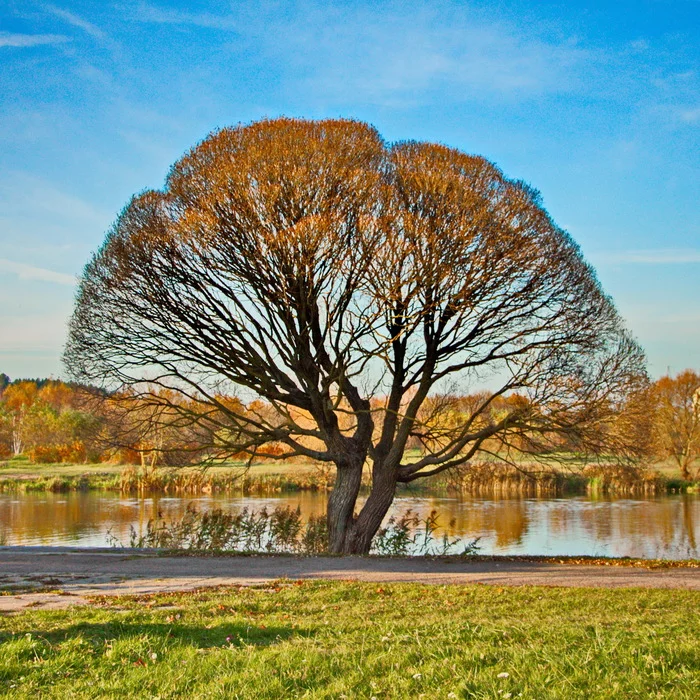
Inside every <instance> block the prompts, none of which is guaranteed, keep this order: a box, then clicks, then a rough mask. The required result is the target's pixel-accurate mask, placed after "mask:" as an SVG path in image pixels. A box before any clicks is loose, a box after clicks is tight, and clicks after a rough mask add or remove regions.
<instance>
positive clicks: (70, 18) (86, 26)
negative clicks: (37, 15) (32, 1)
mask: <svg viewBox="0 0 700 700" xmlns="http://www.w3.org/2000/svg"><path fill="white" fill-rule="evenodd" d="M44 9H45V10H46V11H47V12H50V13H51V14H52V15H54V16H55V17H58V18H59V19H62V20H63V21H64V22H67V23H68V24H71V25H73V26H74V27H77V28H78V29H82V30H83V31H84V32H85V33H86V34H89V35H90V36H91V37H94V38H95V39H100V40H102V41H104V40H105V39H107V38H108V37H107V35H106V34H105V33H104V32H103V31H102V30H101V29H100V28H99V27H97V26H95V25H94V24H93V23H92V22H88V21H87V20H85V19H83V18H82V17H78V15H76V14H73V13H72V12H68V10H63V9H61V8H60V7H56V6H55V5H44Z"/></svg>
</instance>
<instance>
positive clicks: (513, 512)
mask: <svg viewBox="0 0 700 700" xmlns="http://www.w3.org/2000/svg"><path fill="white" fill-rule="evenodd" d="M189 503H192V504H193V505H194V506H195V507H196V508H198V509H202V510H204V509H211V508H215V507H219V508H224V509H226V510H232V511H233V510H238V509H240V508H243V507H248V508H253V509H259V508H262V507H263V506H267V507H268V508H274V507H275V506H276V505H280V504H284V505H291V506H294V507H296V506H297V505H298V506H299V507H300V508H301V511H302V514H303V515H304V516H305V517H308V516H309V515H311V514H315V515H318V514H320V513H323V512H324V510H325V497H324V496H323V495H322V494H317V493H299V494H293V495H287V496H281V497H277V498H275V497H270V498H252V497H251V498H231V497H228V496H221V497H211V496H208V497H201V498H189V499H182V498H171V497H164V496H162V497H154V498H127V497H122V496H119V495H118V494H109V493H107V494H104V493H70V494H51V493H28V494H21V495H8V494H2V495H0V541H3V542H4V543H5V544H30V545H40V544H43V545H57V544H64V545H75V546H83V547H95V546H105V545H106V544H108V536H107V533H108V532H110V531H111V533H112V535H113V536H114V537H115V538H116V539H118V540H120V541H121V542H123V543H124V544H128V542H129V531H130V527H134V528H135V529H136V531H137V532H139V533H141V532H143V531H144V529H145V526H146V523H147V522H148V521H149V520H150V519H152V518H155V517H157V516H158V514H159V513H160V514H162V515H163V516H165V517H166V518H178V517H181V516H182V514H183V513H184V511H185V509H186V508H187V505H188V504H189ZM408 508H411V509H412V510H413V511H414V512H417V513H418V514H419V515H420V516H421V517H423V518H425V517H426V516H427V515H428V514H429V513H430V511H431V510H437V511H438V513H439V514H440V521H441V523H442V525H443V526H444V527H445V530H446V531H447V532H449V534H450V535H451V536H460V537H462V538H464V539H465V540H467V541H470V540H472V539H474V538H476V537H480V538H481V541H480V545H481V552H482V553H484V554H492V553H493V554H551V555H562V554H572V555H586V554H587V555H599V556H633V557H649V558H651V557H663V558H676V559H678V558H686V557H698V556H700V552H699V551H698V541H699V540H700V497H698V496H697V495H688V494H686V495H677V496H665V497H660V498H654V499H647V500H629V499H618V500H612V499H608V500H606V499H600V500H595V499H589V498H585V497H577V498H560V499H519V498H514V499H503V500H488V499H483V498H478V499H477V498H475V499H465V500H455V499H446V498H398V499H397V500H396V502H395V504H394V507H393V510H392V513H393V514H400V513H402V512H404V511H405V510H406V509H408ZM450 521H452V522H451V524H450Z"/></svg>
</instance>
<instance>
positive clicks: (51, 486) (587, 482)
mask: <svg viewBox="0 0 700 700" xmlns="http://www.w3.org/2000/svg"><path fill="white" fill-rule="evenodd" d="M369 480H370V477H369V474H366V475H365V477H364V479H363V486H364V487H365V488H366V487H367V486H368V485H369ZM332 483H333V472H332V470H331V469H330V468H328V467H320V466H316V465H311V464H304V463H291V464H279V463H263V464H258V465H254V466H253V467H251V468H250V469H246V468H245V467H244V466H243V465H241V464H230V465H224V466H214V467H209V468H206V469H204V468H197V467H187V468H179V469H172V468H155V469H148V468H141V467H137V466H133V465H127V466H123V465H113V464H32V463H30V462H29V461H27V460H25V459H22V458H19V459H13V460H7V461H5V462H0V493H12V492H42V491H48V492H53V493H64V492H70V491H114V492H119V493H123V494H158V493H162V494H169V495H176V496H193V495H201V494H235V493H239V494H242V495H269V494H278V493H293V492H297V491H327V490H328V489H330V488H331V487H332ZM696 491H700V483H698V482H690V481H684V480H682V479H681V478H680V475H679V474H678V473H677V470H674V469H673V468H672V467H668V466H667V465H662V466H661V468H658V467H657V466H655V467H654V468H647V469H642V468H638V467H632V466H625V465H614V464H611V465H590V466H587V467H583V468H581V469H575V470H571V471H561V470H560V471H557V470H539V471H532V470H529V469H526V468H524V469H523V470H522V471H521V470H517V469H514V468H512V467H506V466H502V465H499V464H495V463H493V462H491V463H488V462H482V463H478V464H474V465H470V467H469V469H462V470H457V471H454V472H452V473H449V474H447V473H446V474H441V475H438V476H437V477H434V478H432V479H429V480H426V481H425V482H420V481H419V482H417V483H414V484H411V485H399V488H398V492H399V494H431V495H450V496H465V495H472V496H489V497H492V496H517V495H520V496H523V497H537V496H543V497H552V496H560V495H582V494H586V493H589V494H597V495H616V496H649V495H657V494H664V493H691V492H696Z"/></svg>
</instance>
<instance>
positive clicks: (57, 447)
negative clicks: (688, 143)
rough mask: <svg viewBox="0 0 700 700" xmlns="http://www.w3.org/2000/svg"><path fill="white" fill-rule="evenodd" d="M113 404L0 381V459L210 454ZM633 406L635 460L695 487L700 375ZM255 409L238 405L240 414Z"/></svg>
mask: <svg viewBox="0 0 700 700" xmlns="http://www.w3.org/2000/svg"><path fill="white" fill-rule="evenodd" d="M113 398H114V397H109V396H105V395H104V394H103V393H100V392H99V391H97V390H96V389H93V388H91V387H85V386H81V385H78V384H74V383H70V382H63V381H60V380H56V379H47V378H44V379H17V380H11V379H10V377H8V376H7V375H6V374H0V458H4V459H6V458H9V457H11V456H16V455H20V454H24V455H26V456H27V457H28V458H29V459H30V460H32V461H34V462H37V463H59V462H70V463H84V462H85V463H87V462H92V463H97V462H113V463H122V464H139V463H140V464H142V465H144V466H163V465H167V466H184V465H188V464H196V463H199V462H201V461H202V460H203V459H206V458H207V456H208V455H209V454H210V452H211V449H212V444H213V443H212V435H211V434H204V433H203V432H202V431H201V430H198V427H197V424H196V422H193V421H191V420H187V421H183V419H182V416H183V413H182V412H178V411H173V412H172V413H171V414H168V412H163V410H162V409H154V407H153V406H152V405H150V404H149V403H148V402H147V401H142V400H141V399H139V398H138V397H136V396H134V397H125V396H124V395H121V396H119V397H118V398H119V400H113ZM222 400H223V399H222ZM225 400H227V401H230V402H238V400H237V399H235V398H228V399H225ZM504 400H507V399H504ZM637 401H643V402H644V410H643V411H638V410H637V411H635V412H634V413H633V415H634V416H643V419H637V420H638V421H640V422H641V423H642V424H635V425H633V424H628V422H629V421H628V420H627V421H625V420H622V419H621V426H623V427H624V429H626V430H633V431H634V433H635V435H638V439H639V441H640V443H643V447H644V450H643V454H645V455H646V456H647V457H648V459H649V460H650V461H651V460H666V459H671V460H673V461H674V462H675V463H676V465H677V466H678V469H679V471H680V476H681V478H683V479H685V480H688V481H691V480H698V479H700V466H698V460H700V374H698V373H697V372H694V371H692V370H686V371H684V372H681V373H680V374H678V375H676V376H675V377H671V376H664V377H661V378H660V379H658V380H657V381H656V382H654V383H652V384H651V385H650V387H649V389H648V390H647V391H646V392H644V394H643V396H640V397H637ZM239 403H240V402H239ZM460 403H462V404H463V405H464V406H468V405H469V403H470V402H469V397H463V400H460V399H459V398H458V399H457V402H456V404H455V405H456V406H459V404H460ZM254 404H255V405H254ZM171 405H175V399H173V401H172V402H171ZM263 409H264V406H263V407H262V408H261V405H260V402H253V403H252V404H251V405H250V406H244V405H243V404H240V410H241V411H247V410H255V411H261V410H263ZM155 410H158V415H157V417H156V418H157V419H154V411H155ZM194 410H195V409H194V408H193V409H192V411H194ZM214 437H215V436H214ZM415 447H420V445H419V444H416V445H415ZM275 449H276V447H275V445H274V444H268V445H266V446H265V447H264V448H262V449H261V450H260V451H259V458H260V459H264V458H265V457H266V456H267V457H268V458H269V457H270V456H272V455H274V454H275ZM572 451H575V450H573V449H572Z"/></svg>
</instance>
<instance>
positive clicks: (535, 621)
mask: <svg viewBox="0 0 700 700" xmlns="http://www.w3.org/2000/svg"><path fill="white" fill-rule="evenodd" d="M698 610H700V593H697V592H690V591H660V590H657V591H654V590H648V591H647V590H644V591H642V590H594V589H556V588H537V587H522V588H496V587H490V586H419V585H412V584H391V585H389V584H382V585H381V586H378V585H377V584H372V585H370V584H357V583H331V582H306V583H298V584H279V585H276V586H270V587H265V588H259V589H242V590H231V589H227V590H218V591H208V592H199V593H193V594H168V595H159V596H154V597H141V598H121V599H109V600H107V601H105V602H102V603H100V604H99V605H98V606H95V607H82V608H73V609H68V610H63V611H52V612H48V611H43V612H42V611H33V612H25V613H22V614H19V615H17V616H13V617H6V618H3V619H0V695H1V696H2V697H12V698H93V697H110V698H116V697H129V698H156V697H159V698H256V699H257V698H261V699H264V698H275V699H277V698H285V697H304V698H342V697H347V698H368V699H369V698H372V697H374V698H377V700H380V699H383V698H419V697H424V698H454V697H457V698H520V697H522V698H532V699H540V698H646V697H654V698H659V697H667V698H674V699H676V698H697V697H698V696H699V695H700V641H698V636H697V629H698V623H700V617H699V614H698Z"/></svg>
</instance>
